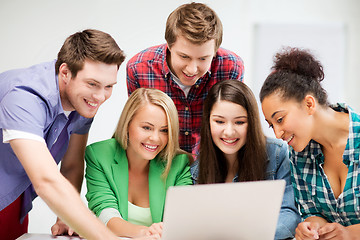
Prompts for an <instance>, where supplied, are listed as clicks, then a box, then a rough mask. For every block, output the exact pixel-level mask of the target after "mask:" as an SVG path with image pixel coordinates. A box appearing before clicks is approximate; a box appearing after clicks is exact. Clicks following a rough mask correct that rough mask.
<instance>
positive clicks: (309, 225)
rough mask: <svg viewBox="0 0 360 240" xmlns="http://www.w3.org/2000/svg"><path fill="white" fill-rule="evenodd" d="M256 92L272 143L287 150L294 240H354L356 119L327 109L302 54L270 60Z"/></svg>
mask: <svg viewBox="0 0 360 240" xmlns="http://www.w3.org/2000/svg"><path fill="white" fill-rule="evenodd" d="M272 69H273V72H272V73H270V75H269V76H268V77H267V79H266V80H265V82H264V84H263V86H262V89H261V91H260V101H261V103H262V110H263V113H264V115H265V119H266V121H267V122H268V123H269V126H270V127H271V128H273V130H274V133H275V135H276V137H277V138H279V139H283V140H284V141H286V142H287V143H288V145H289V146H290V161H291V171H292V181H293V186H294V192H295V200H296V202H297V204H298V206H299V208H300V212H301V215H302V218H303V220H304V221H303V222H302V223H300V224H299V225H298V226H297V228H296V239H319V238H320V239H360V225H359V223H360V191H359V185H360V177H359V168H358V166H359V153H360V151H359V147H360V116H359V115H358V114H357V113H355V112H354V111H353V110H352V109H351V108H350V107H349V106H348V105H346V104H344V103H337V104H333V105H330V104H329V103H328V100H327V93H326V91H325V90H324V88H323V87H322V86H321V84H320V82H321V81H322V80H323V79H324V72H323V67H322V65H321V63H320V62H319V61H318V60H316V59H315V57H314V56H313V55H312V54H311V53H310V52H308V51H305V50H301V49H297V48H287V49H284V50H283V51H281V52H279V53H277V54H276V55H275V61H274V66H273V68H272Z"/></svg>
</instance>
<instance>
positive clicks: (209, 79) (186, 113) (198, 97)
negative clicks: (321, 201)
mask: <svg viewBox="0 0 360 240" xmlns="http://www.w3.org/2000/svg"><path fill="white" fill-rule="evenodd" d="M166 53H167V44H162V45H159V46H154V47H150V48H148V49H145V50H143V51H141V52H140V53H138V54H136V55H135V56H134V57H132V58H131V59H130V60H129V62H128V63H127V67H126V72H127V88H128V93H129V95H130V94H131V93H132V92H133V91H135V90H136V89H137V88H140V87H143V88H157V89H159V90H162V91H163V92H165V93H166V94H167V95H169V96H170V97H171V98H172V100H173V101H174V103H175V105H176V108H177V110H178V114H179V123H180V139H179V140H180V147H181V148H182V149H183V150H185V151H187V152H190V153H193V154H196V153H197V148H198V145H199V141H200V128H201V116H202V107H203V102H204V99H205V98H206V96H207V94H208V91H209V90H210V88H211V87H212V86H213V85H214V84H215V83H217V82H219V81H222V80H226V79H238V80H240V81H242V80H243V74H244V65H243V61H242V59H241V58H240V57H239V56H237V55H236V54H235V53H233V52H231V51H228V50H225V49H223V48H219V50H218V51H217V53H216V56H215V57H214V58H213V60H212V63H211V66H210V69H209V71H208V72H207V73H206V74H205V75H204V76H202V77H201V78H199V79H198V80H197V81H196V83H195V84H194V85H193V86H192V87H191V89H190V91H189V94H188V96H187V97H186V96H185V93H184V92H183V90H182V89H181V88H180V87H179V85H178V84H177V83H176V82H175V81H174V80H173V77H172V75H171V73H170V70H169V66H168V65H167V62H166Z"/></svg>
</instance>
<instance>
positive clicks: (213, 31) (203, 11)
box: [165, 2, 223, 51]
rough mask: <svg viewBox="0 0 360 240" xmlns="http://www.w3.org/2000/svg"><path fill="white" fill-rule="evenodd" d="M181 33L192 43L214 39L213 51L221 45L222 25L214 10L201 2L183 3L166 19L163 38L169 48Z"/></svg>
mask: <svg viewBox="0 0 360 240" xmlns="http://www.w3.org/2000/svg"><path fill="white" fill-rule="evenodd" d="M179 35H181V36H183V37H185V38H186V39H187V40H189V41H190V42H192V43H194V44H203V43H205V42H207V41H209V40H212V39H214V40H215V49H214V50H215V51H217V50H218V48H219V47H220V45H221V42H222V35H223V27H222V23H221V21H220V18H219V17H218V16H217V15H216V13H215V11H214V10H212V9H211V8H209V7H208V6H206V5H205V4H203V3H195V2H192V3H188V4H183V5H181V6H180V7H178V8H177V9H175V10H174V11H173V12H172V13H171V14H170V15H169V17H168V19H167V21H166V29H165V39H166V42H167V44H168V46H169V47H170V48H171V47H172V45H173V44H174V43H175V42H176V39H177V37H178V36H179Z"/></svg>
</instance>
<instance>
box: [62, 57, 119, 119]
mask: <svg viewBox="0 0 360 240" xmlns="http://www.w3.org/2000/svg"><path fill="white" fill-rule="evenodd" d="M117 71H118V67H117V65H116V64H105V63H100V62H94V61H89V60H85V63H84V67H83V69H82V70H80V71H79V72H78V73H77V75H76V77H75V78H73V77H72V76H71V72H70V70H69V69H68V67H67V65H66V64H62V65H61V66H60V68H59V88H60V96H61V103H62V106H63V109H64V110H65V111H74V110H75V111H77V112H78V113H79V114H80V115H81V116H83V117H86V118H92V117H94V116H95V114H96V112H97V110H98V109H99V107H100V105H101V104H103V103H104V102H105V101H106V100H107V99H108V98H109V97H110V96H111V93H112V89H113V86H114V85H115V84H116V78H117Z"/></svg>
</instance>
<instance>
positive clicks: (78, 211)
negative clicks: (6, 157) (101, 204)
mask: <svg viewBox="0 0 360 240" xmlns="http://www.w3.org/2000/svg"><path fill="white" fill-rule="evenodd" d="M10 144H11V147H12V148H13V150H14V152H15V154H16V155H17V157H18V159H19V160H20V162H21V164H22V165H23V167H24V169H25V171H26V173H27V175H28V176H29V178H30V180H31V182H32V184H33V186H34V188H35V191H36V192H37V194H38V195H39V196H40V197H41V198H42V199H43V200H44V201H45V202H46V203H47V205H48V206H49V207H50V208H51V210H52V211H54V213H55V214H56V215H58V216H59V217H60V218H61V219H62V220H63V221H64V222H65V223H67V224H68V225H69V226H70V227H71V228H72V229H74V230H75V231H76V232H77V233H79V234H80V235H82V236H84V237H85V238H87V239H89V240H91V239H115V236H113V234H111V232H110V231H108V230H107V229H106V227H105V226H104V225H103V224H102V223H101V222H100V221H99V220H97V219H96V218H95V217H94V216H93V215H92V214H91V212H90V211H89V210H88V209H87V208H86V206H85V205H84V203H83V202H82V200H81V199H80V196H79V193H78V192H77V191H76V190H75V188H74V187H73V186H72V185H71V183H70V182H69V181H67V180H66V179H65V178H64V176H62V175H61V174H60V172H59V171H58V168H57V165H56V164H55V161H54V159H53V158H52V156H51V154H50V152H49V151H48V149H47V148H46V145H45V144H43V143H40V142H37V141H32V140H26V139H16V140H12V141H11V142H10Z"/></svg>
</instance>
